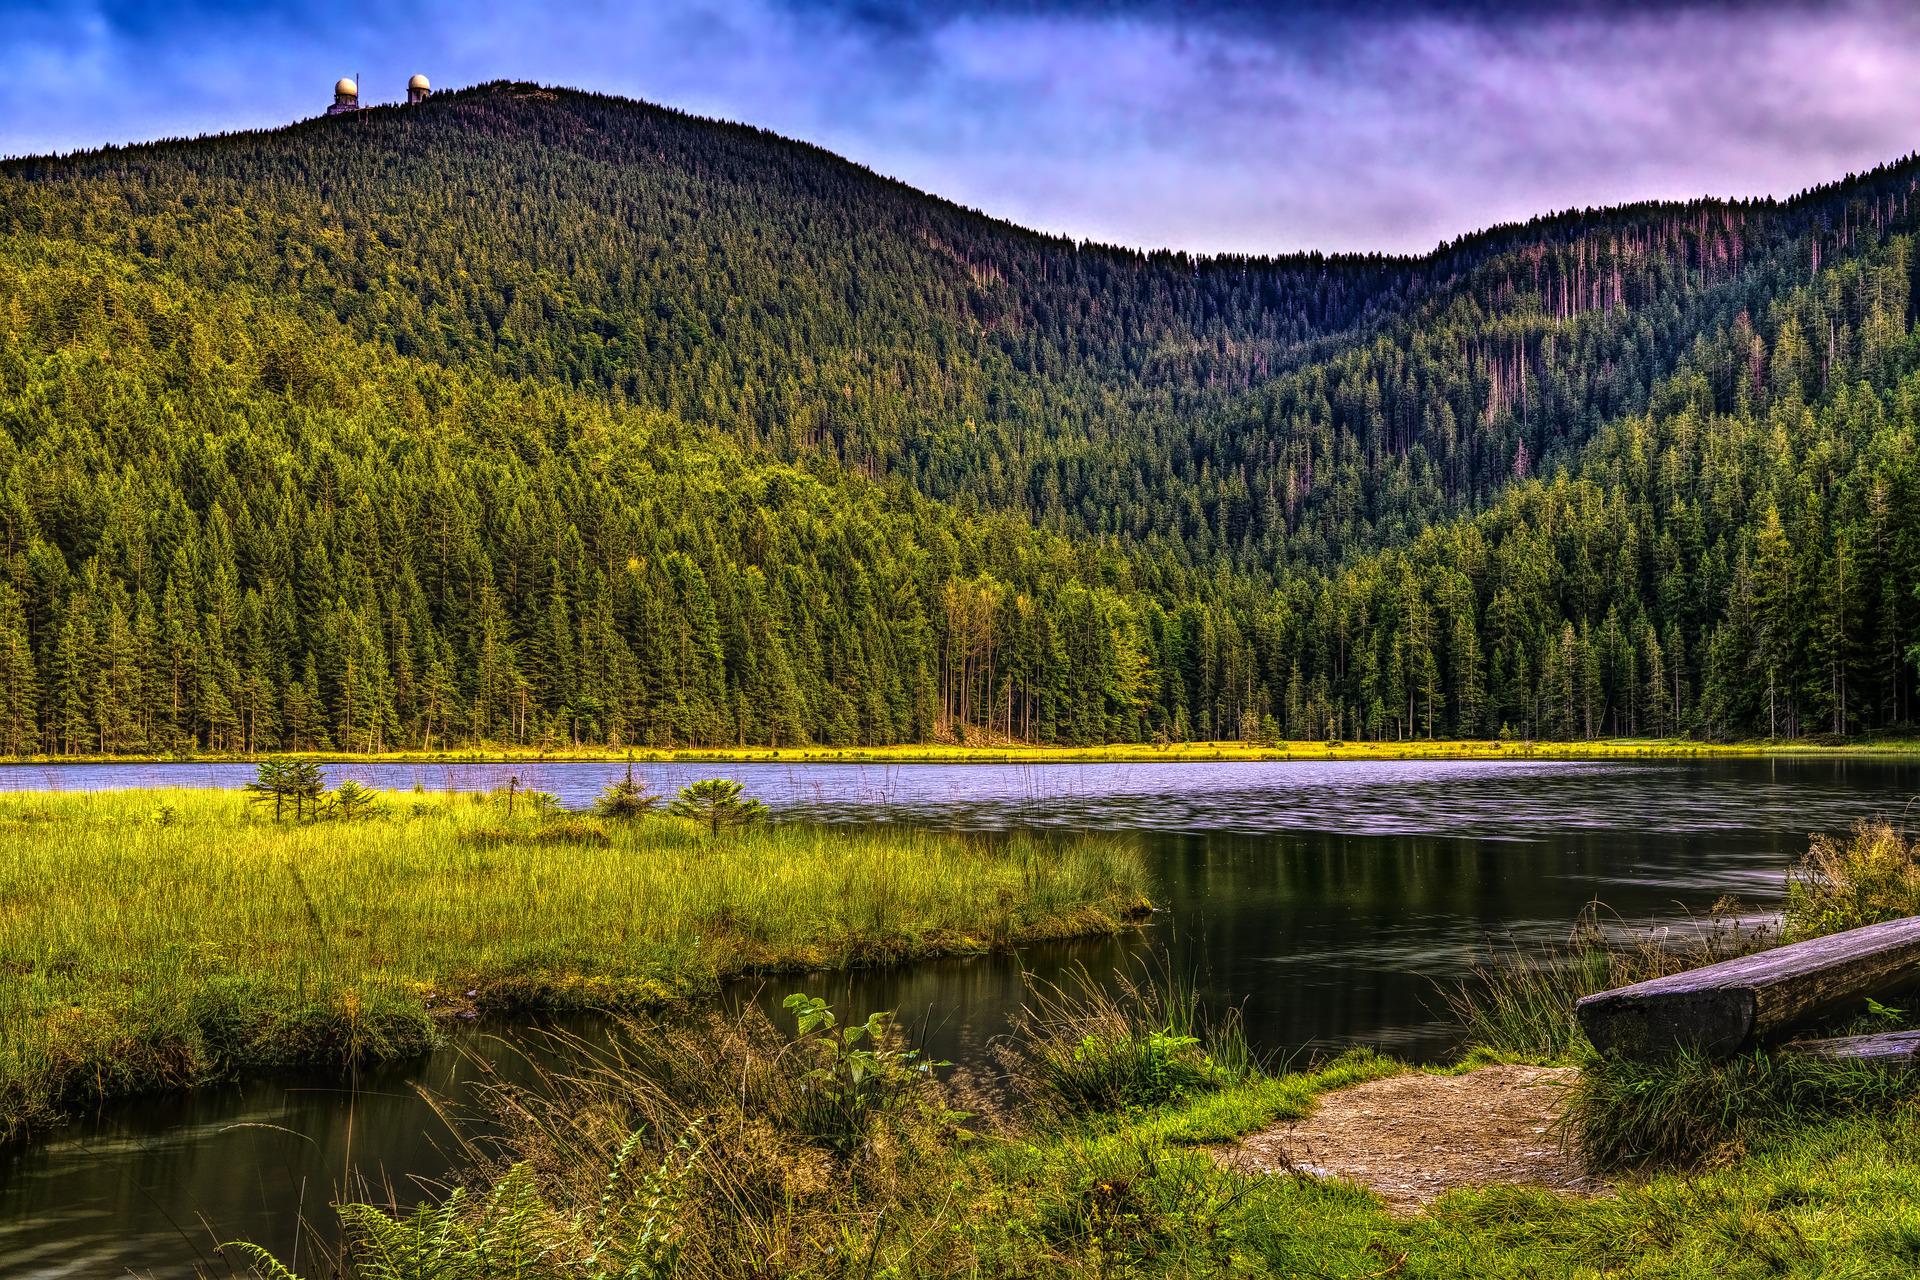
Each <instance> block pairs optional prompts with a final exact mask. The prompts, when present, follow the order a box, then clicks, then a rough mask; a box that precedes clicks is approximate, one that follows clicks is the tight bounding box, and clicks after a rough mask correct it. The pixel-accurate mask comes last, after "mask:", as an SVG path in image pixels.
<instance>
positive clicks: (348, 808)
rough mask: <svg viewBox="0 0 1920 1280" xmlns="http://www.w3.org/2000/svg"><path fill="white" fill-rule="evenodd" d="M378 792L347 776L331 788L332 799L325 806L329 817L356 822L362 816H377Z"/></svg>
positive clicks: (378, 806)
mask: <svg viewBox="0 0 1920 1280" xmlns="http://www.w3.org/2000/svg"><path fill="white" fill-rule="evenodd" d="M379 813H380V793H379V792H377V791H375V790H373V789H372V788H371V787H363V786H361V785H360V784H359V783H357V782H355V781H354V780H353V779H352V778H348V779H347V780H346V781H344V782H342V783H341V784H340V785H339V786H337V787H335V788H334V789H333V799H332V801H331V802H330V803H329V805H328V807H327V814H328V816H330V817H334V818H338V819H339V820H340V821H342V822H358V821H360V820H361V819H363V818H372V817H377V816H379Z"/></svg>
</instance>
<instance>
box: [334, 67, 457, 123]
mask: <svg viewBox="0 0 1920 1280" xmlns="http://www.w3.org/2000/svg"><path fill="white" fill-rule="evenodd" d="M432 92H433V84H432V83H431V82H430V81H429V80H428V79H427V78H426V77H425V76H423V75H418V74H416V75H415V76H414V77H413V78H412V79H410V80H408V81H407V101H408V102H425V101H426V100H427V95H428V94H430V93H432ZM359 109H360V83H359V81H358V79H356V78H354V77H351V76H341V77H340V78H339V79H338V80H336V81H334V84H333V105H332V106H330V107H328V108H327V114H328V115H330V116H343V115H345V114H347V112H349V111H358V110H359Z"/></svg>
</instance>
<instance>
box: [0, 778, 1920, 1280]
mask: <svg viewBox="0 0 1920 1280" xmlns="http://www.w3.org/2000/svg"><path fill="white" fill-rule="evenodd" d="M334 772H335V774H336V776H352V777H355V778H358V779H360V780H361V781H364V782H367V783H368V784H370V785H376V786H381V787H397V788H403V789H404V788H411V787H414V786H416V785H417V786H420V787H422V788H423V789H427V790H440V789H445V788H483V787H490V786H494V785H498V784H500V783H501V782H503V781H504V780H505V778H506V777H508V776H510V775H511V776H517V777H519V779H520V781H521V783H522V785H524V786H529V787H534V788H538V789H542V790H549V791H553V792H554V793H556V794H558V795H559V796H561V797H562V798H563V800H565V801H567V802H568V803H570V804H584V803H586V802H588V801H589V800H591V798H592V797H593V796H594V795H595V794H597V793H598V791H599V789H600V788H601V787H602V786H603V785H605V783H606V782H607V781H608V780H610V779H611V778H613V777H615V776H618V775H619V774H620V773H622V772H624V766H622V765H609V764H534V765H529V764H525V763H522V764H517V765H513V766H497V765H495V766H485V765H445V766H442V765H430V766H416V765H382V766H349V767H345V768H341V769H338V770H335V771H334ZM640 772H643V773H644V774H645V775H646V776H647V777H648V779H649V781H650V782H652V784H653V785H654V786H655V787H656V788H657V789H663V790H664V789H668V788H671V787H674V786H677V785H680V784H681V783H684V782H686V781H690V780H692V779H693V778H696V777H701V776H708V775H713V774H725V775H727V776H731V777H735V778H738V779H739V780H740V781H742V782H743V783H745V784H746V786H747V787H748V788H749V790H751V791H752V792H754V793H755V794H757V795H760V796H762V797H763V798H765V799H766V800H768V802H769V803H771V804H773V805H774V807H775V808H776V809H778V810H779V811H780V812H781V814H782V816H783V817H787V818H804V819H808V820H815V821H831V822H872V821H896V822H898V821H906V822H918V823H926V824H930V825H939V826H948V827H967V828H998V827H1009V826H1021V825H1033V826H1048V827H1060V828H1084V829H1101V830H1114V829H1123V830H1132V831H1137V832H1139V833H1140V836H1139V838H1140V839H1141V841H1142V843H1143V846H1144V848H1145V850H1146V852H1147V854H1148V856H1149V858H1150V860H1151V863H1152V866H1153V868H1154V872H1155V876H1156V879H1157V881H1158V885H1159V889H1158V892H1157V895H1156V896H1157V898H1158V900H1159V901H1160V902H1161V903H1162V904H1163V905H1164V906H1165V908H1166V909H1165V910H1164V911H1163V912H1162V913H1160V914H1159V915H1157V916H1156V918H1155V923H1154V924H1153V925H1152V926H1151V927H1150V928H1149V929H1147V930H1146V931H1144V933H1143V934H1142V935H1141V936H1139V937H1133V938H1127V939H1103V940H1097V941H1091V942H1084V943H1074V944H1059V945H1049V946H1043V947H1034V948H1029V949H1027V950H1026V951H1024V952H1023V953H1022V954H1021V955H1020V956H1018V957H1005V956H986V957H975V958H970V959H963V960H950V961H941V962H935V963H931V964H924V965H917V966H914V967H912V968H907V969H899V970H889V971H878V972H869V973H858V974H835V975H812V976H808V977H802V978H797V979H783V980H781V981H779V982H776V983H768V984H764V985H762V986H760V987H757V988H754V989H749V990H742V991H739V992H736V993H733V995H732V996H731V997H730V998H732V999H736V1000H737V999H758V1000H760V1001H762V1002H763V1003H764V1004H765V1005H766V1006H767V1007H768V1008H769V1010H770V1011H772V1012H775V1013H778V1012H779V1010H778V1003H779V1000H780V998H781V997H783V996H784V995H785V994H786V993H787V992H789V991H792V990H795V989H799V988H804V989H807V990H811V991H814V992H816V993H819V994H824V995H827V996H829V997H830V998H832V999H833V1000H834V1001H835V1002H836V1003H837V1004H839V1005H840V1006H842V1007H843V1008H844V1009H846V1010H847V1011H849V1012H853V1013H856V1014H860V1013H865V1012H866V1011H868V1010H872V1009H881V1008H886V1009H894V1010H898V1011H899V1013H900V1015H901V1017H902V1018H903V1019H904V1020H905V1021H906V1022H907V1023H908V1024H909V1025H910V1026H912V1027H914V1028H916V1029H917V1030H918V1032H919V1033H920V1035H921V1036H922V1038H923V1042H924V1044H925V1045H926V1047H927V1049H928V1050H929V1052H930V1053H931V1054H932V1055H933V1056H935V1057H937V1058H943V1059H947V1060H950V1061H953V1062H956V1063H976V1064H977V1063H980V1062H982V1061H984V1059H985V1056H986V1052H987V1048H988V1045H989V1044H990V1042H991V1040H992V1039H993V1037H995V1036H996V1035H999V1034H1000V1033H1001V1032H1002V1031H1004V1029H1005V1027H1006V1025H1007V1020H1008V1018H1009V1017H1010V1016H1011V1015H1012V1013H1013V1012H1014V1011H1015V1010H1016V1009H1017V1008H1018V1007H1019V1003H1020V1001H1021V998H1022V994H1023V990H1024V988H1023V969H1024V970H1030V971H1031V972H1032V973H1034V974H1035V975H1037V976H1039V977H1042V978H1047V979H1051V980H1055V981H1059V980H1063V979H1065V978H1066V977H1067V975H1068V974H1069V973H1070V971H1071V970H1072V969H1073V967H1074V966H1076V965H1079V966H1084V967H1085V968H1086V969H1088V970H1089V971H1091V972H1094V973H1108V972H1111V971H1112V970H1113V969H1114V968H1115V967H1116V966H1121V967H1124V966H1129V965H1134V964H1138V963H1140V962H1141V958H1142V957H1143V956H1144V955H1146V954H1147V953H1149V952H1152V951H1155V950H1157V949H1160V948H1164V949H1165V950H1166V951H1167V952H1168V953H1169V954H1170V956H1171V958H1172V962H1173V963H1174V964H1175V965H1176V966H1178V967H1179V968H1180V969H1181V970H1182V971H1183V972H1186V973H1189V974H1191V975H1193V976H1194V977H1195V978H1197V980H1198V981H1199V983H1200V985H1201V987H1202V990H1203V993H1204V994H1205V995H1206V996H1207V998H1209V999H1210V1000H1212V1001H1215V1002H1217V1003H1220V1004H1227V1003H1232V1004H1237V1005H1239V1006H1241V1007H1242V1009H1243V1010H1244V1013H1245V1017H1246V1020H1247V1025H1248V1029H1249V1031H1250V1033H1251V1034H1252V1036H1253V1038H1254V1040H1255V1042H1256V1044H1257V1045H1258V1046H1259V1047H1261V1048H1262V1049H1264V1050H1266V1051H1267V1052H1269V1053H1272V1054H1275V1055H1280V1056H1298V1055H1302V1054H1306V1053H1310V1052H1313V1051H1316V1050H1331V1049H1335V1048H1338V1047H1341V1046H1345V1045H1350V1044H1356V1043H1364V1044H1371V1045H1376V1046H1380V1047H1382V1048H1385V1049H1388V1050H1390V1051H1392V1052H1395V1053H1399V1054H1402V1055H1406V1056H1409V1057H1414V1058H1425V1057H1436V1056H1440V1055H1444V1054H1446V1053H1448V1052H1450V1051H1451V1050H1452V1049H1453V1048H1454V1044H1453V1041H1452V1035H1451V1032H1450V1030H1449V1028H1448V1027H1447V1026H1446V1024H1445V1023H1444V1021H1443V1020H1442V1019H1441V1018H1439V1017H1438V1015H1437V1013H1436V1006H1437V1003H1438V1002H1437V999H1436V983H1437V982H1444V981H1446V980H1448V979H1449V978H1452V977H1455V976H1457V975H1458V974H1460V973H1461V972H1462V971H1463V970H1464V968H1465V967H1466V966H1467V965H1468V964H1469V963H1470V962H1471V961H1472V959H1473V957H1474V955H1475V953H1476V951H1477V950H1478V948H1479V947H1480V946H1481V945H1482V943H1483V940H1484V939H1485V938H1486V937H1488V936H1489V935H1501V936H1506V935H1511V936H1514V937H1517V938H1520V939H1522V940H1545V939H1549V938H1557V937H1560V936H1564V934H1565V933H1566V931H1567V929H1568V927H1569V925H1570V922H1571V921H1572V920H1573V918H1574V917H1575V916H1576V915H1577V914H1578V913H1579V911H1580V910H1581V908H1582V907H1583V906H1585V905H1586V904H1587V903H1588V902H1589V901H1591V900H1593V899H1595V898H1599V899H1602V900H1604V901H1605V902H1607V903H1608V904H1609V905H1610V906H1611V907H1612V908H1613V909H1614V910H1615V911H1616V912H1617V913H1619V915H1620V916H1621V917H1623V918H1625V919H1627V920H1631V921H1653V920H1684V919H1685V918H1686V916H1687V914H1688V913H1699V912H1704V911H1705V910H1706V909H1707V908H1708V907H1709V906H1710V904H1712V903H1713V902H1714V900H1715V899H1717V898H1720V897H1721V896H1723V895H1728V894H1732V895H1736V896H1738V897H1740V898H1743V899H1745V900H1746V901H1748V902H1752V903H1757V904H1760V905H1765V904H1767V903H1770V902H1772V901H1774V900H1776V899H1777V897H1778V894H1779V891H1780V885H1781V874H1782V871H1783V869H1784V868H1785V866H1786V865H1787V864H1788V863H1789V861H1790V860H1791V859H1792V857H1793V856H1794V855H1795V854H1797V853H1798V852H1799V851H1800V850H1801V849H1803V848H1804V847H1805V838H1806V834H1807V832H1809V831H1811V830H1815V829H1821V830H1831V829H1836V828H1841V827H1844V826H1846V825H1847V824H1849V823H1850V822H1852V821H1853V820H1854V819H1856V818H1858V817H1863V816H1868V815H1871V814H1874V813H1884V812H1890V811H1898V810H1899V809H1901V808H1902V807H1903V806H1904V805H1905V804H1906V802H1907V800H1908V799H1909V798H1910V797H1911V796H1912V795H1913V793H1914V791H1915V790H1916V788H1917V787H1920V766H1916V765H1915V764H1911V763H1903V762H1886V761H1871V760H1857V759H1856V760H1817V761H1797V760H1780V761H1726V762H1705V763H1684V764H1658V765H1652V764H1614V763H1571V762H1555V763H1527V762H1519V763H1516V762H1488V763H1479V762H1476V763H1463V764H1446V763H1438V762H1380V763H1366V762H1342V763H1337V764H1218V765H1210V764H1181V765H1166V766H1154V765H1132V764H1129V765H1112V766H1105V765H1054V766H1031V767H1016V766H1006V767H999V766H986V767H982V766H966V767H957V766H939V765H902V766H844V765H831V766H787V765H781V764H764V765H752V766H744V767H723V766H712V765H709V766H700V765H674V766H653V767H647V768H644V769H642V770H640ZM251 775H252V771H251V769H250V768H248V767H246V766H233V765H211V766H210V765H151V766H148V765H142V766H104V767H102V766H77V767H51V768H44V767H21V766H12V767H7V768H0V789H6V788H14V789H17V788H22V787H46V786H55V787H60V788H64V789H83V788H99V787H108V786H129V785H142V786H204V785H222V786H237V785H238V784H239V783H241V782H243V781H245V780H246V779H247V778H249V777H250V776H251ZM509 1030H510V1029H509ZM476 1049H478V1050H480V1051H481V1056H482V1057H485V1058H493V1059H496V1060H499V1061H501V1062H502V1063H503V1067H502V1069H503V1070H506V1071H509V1072H512V1071H516V1070H517V1069H518V1068H517V1067H516V1065H515V1054H513V1053H504V1054H502V1053H499V1052H497V1051H496V1050H497V1045H496V1044H495V1042H494V1041H493V1040H492V1039H491V1033H489V1035H488V1036H486V1037H482V1036H480V1035H477V1034H476V1035H474V1036H472V1037H470V1038H469V1040H468V1042H467V1043H465V1044H463V1045H462V1046H461V1047H460V1049H458V1050H455V1051H449V1052H445V1053H441V1054H438V1055H435V1056H434V1057H433V1058H432V1059H431V1060H430V1061H428V1062H426V1063H425V1064H417V1065H415V1066H414V1067H412V1068H410V1069H409V1070H406V1071H400V1072H390V1073H386V1074H383V1075H379V1076H375V1077H371V1078H368V1079H366V1080H363V1081H361V1082H360V1086H359V1088H358V1089H354V1090H349V1089H345V1088H342V1087H341V1086H340V1085H339V1084H338V1082H334V1081H306V1082H297V1083H293V1084H287V1083H279V1084H257V1083H256V1084H249V1085H243V1086H233V1087H226V1088H218V1089H212V1090H208V1091H205V1092H203V1093H200V1094H196V1095H194V1096H192V1097H188V1098H169V1099H159V1100H151V1101H147V1102H142V1103H139V1104H136V1105H129V1106H126V1107H121V1108H116V1109H115V1110H114V1111H113V1112H111V1113H110V1114H109V1115H108V1116H106V1117H103V1118H102V1119H100V1120H99V1121H97V1122H94V1123H90V1124H86V1125H80V1126H75V1127H74V1128H73V1129H72V1130H70V1131H68V1132H67V1133H66V1134H65V1135H63V1136H62V1137H61V1138H60V1139H59V1140H58V1141H56V1142H53V1143H49V1144H45V1145H42V1146H39V1147H35V1148H30V1149H25V1150H13V1151H9V1152H5V1153H0V1276H16V1275H18V1276H69V1275H72V1276H77V1275H99V1274H103V1273H108V1274H110V1273H115V1272H120V1271H124V1270H125V1269H127V1268H129V1267H131V1268H134V1269H136V1270H137V1271H140V1272H143V1273H145V1272H150V1273H151V1274H153V1275H156V1276H178V1275H190V1274H192V1269H193V1267H194V1265H195V1263H196V1262H197V1261H199V1260H201V1259H204V1258H210V1257H211V1256H212V1245H213V1244H214V1243H215V1242H217V1241H218V1240H224V1239H232V1238H234V1237H237V1236H246V1237H251V1238H254V1239H257V1240H260V1241H262V1242H263V1243H267V1244H269V1245H270V1246H272V1247H274V1248H276V1249H277V1250H280V1251H281V1253H282V1255H283V1256H285V1255H286V1254H288V1253H289V1252H291V1250H292V1249H293V1247H294V1245H295V1243H296V1239H295V1235H296V1233H295V1225H294V1224H295V1222H296V1220H297V1216H298V1214H299V1212H300V1210H301V1208H302V1206H303V1205H304V1206H305V1208H306V1210H307V1211H308V1213H309V1214H310V1215H313V1216H316V1218H317V1220H318V1221H320V1222H323V1223H325V1222H330V1221H331V1219H330V1215H328V1214H327V1213H326V1211H325V1205H326V1203H327V1202H328V1201H329V1200H331V1199H332V1198H334V1196H335V1194H336V1191H337V1190H338V1188H340V1187H342V1186H344V1185H349V1184H350V1182H352V1181H353V1180H355V1179H364V1180H366V1181H367V1182H369V1183H371V1184H372V1185H375V1186H391V1187H392V1188H393V1189H394V1191H395V1192H396V1193H397V1194H399V1195H400V1196H402V1197H403V1198H406V1199H412V1198H416V1197H417V1196H418V1195H420V1194H422V1188H423V1187H424V1186H426V1185H429V1184H430V1183H431V1181H432V1180H433V1179H435V1178H438V1177H440V1176H442V1175H443V1174H444V1173H445V1172H446V1171H447V1169H448V1167H449V1156H448V1149H449V1143H450V1138H449V1135H448V1132H447V1129H446V1127H445V1125H444V1124H443V1123H442V1121H441V1120H440V1119H439V1118H438V1117H437V1116H436V1114H435V1112H434V1110H433V1109H432V1108H431V1107H430V1106H428V1105H427V1104H426V1103H425V1102H424V1101H423V1100H422V1098H421V1096H420V1093H419V1091H418V1088H417V1087H416V1086H423V1087H425V1088H426V1089H428V1090H431V1091H433V1092H436V1093H438V1094H441V1095H446V1096H453V1097H456V1098H458V1097H461V1096H464V1094H465V1090H464V1089H463V1086H462V1083H461V1082H462V1081H463V1080H466V1079H470V1078H472V1077H473V1076H474V1075H475V1074H476V1073H477V1072H479V1071H480V1070H481V1068H480V1066H479V1064H478V1063H477V1062H476V1061H474V1060H473V1058H472V1056H471V1052H472V1051H473V1050H476Z"/></svg>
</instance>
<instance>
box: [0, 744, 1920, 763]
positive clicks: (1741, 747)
mask: <svg viewBox="0 0 1920 1280" xmlns="http://www.w3.org/2000/svg"><path fill="white" fill-rule="evenodd" d="M1912 755H1920V741H1913V740H1906V739H1884V740H1883V739H1872V740H1860V741H1854V742H1845V743H1815V742H1807V741H1787V740H1775V741H1761V742H1699V741H1695V740H1694V739H1691V738H1602V739H1595V740H1593V741H1590V742H1547V741H1525V742H1523V741H1514V742H1503V741H1495V740H1491V739H1478V738H1476V739H1462V740H1456V741H1412V742H1306V741H1297V742H1267V743H1258V742H1169V743H1152V742H1116V743H1106V744H1103V745H1099V746H1088V747H1060V746H1032V745H1027V744H1021V743H1014V744H998V745H979V746H966V745H959V744H953V743H938V742H931V743H903V744H898V745H893V746H871V747H832V746H807V747H686V748H665V747H632V748H628V747H621V748H617V749H616V748H596V747H555V748H534V747H514V746H486V747H472V748H463V749H460V750H455V751H388V752H382V753H380V754H377V755H368V754H365V753H354V752H338V751H336V752H324V751H323V752H303V753H301V754H300V756H299V758H300V759H302V760H322V761H327V762H330V763H339V764H500V763H515V762H520V761H535V762H537V761H569V760H584V761H607V762H609V763H620V762H624V761H626V760H629V759H631V760H633V761H634V762H635V763H639V764H671V763H681V764H834V763H841V764H1155V763H1168V762H1177V761H1203V762H1204V761H1226V760H1303V761H1313V760H1614V759H1675V760H1684V759H1693V758H1702V759H1705V758H1719V757H1743V756H1808V757H1815V758H1818V757H1828V756H1912ZM269 758H272V757H270V756H241V755H218V754H197V755H189V756H176V755H125V756H17V757H0V763H13V764H132V763H169V762H178V763H196V764H207V763H220V762H223V761H225V762H252V761H256V760H261V759H269Z"/></svg>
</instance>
